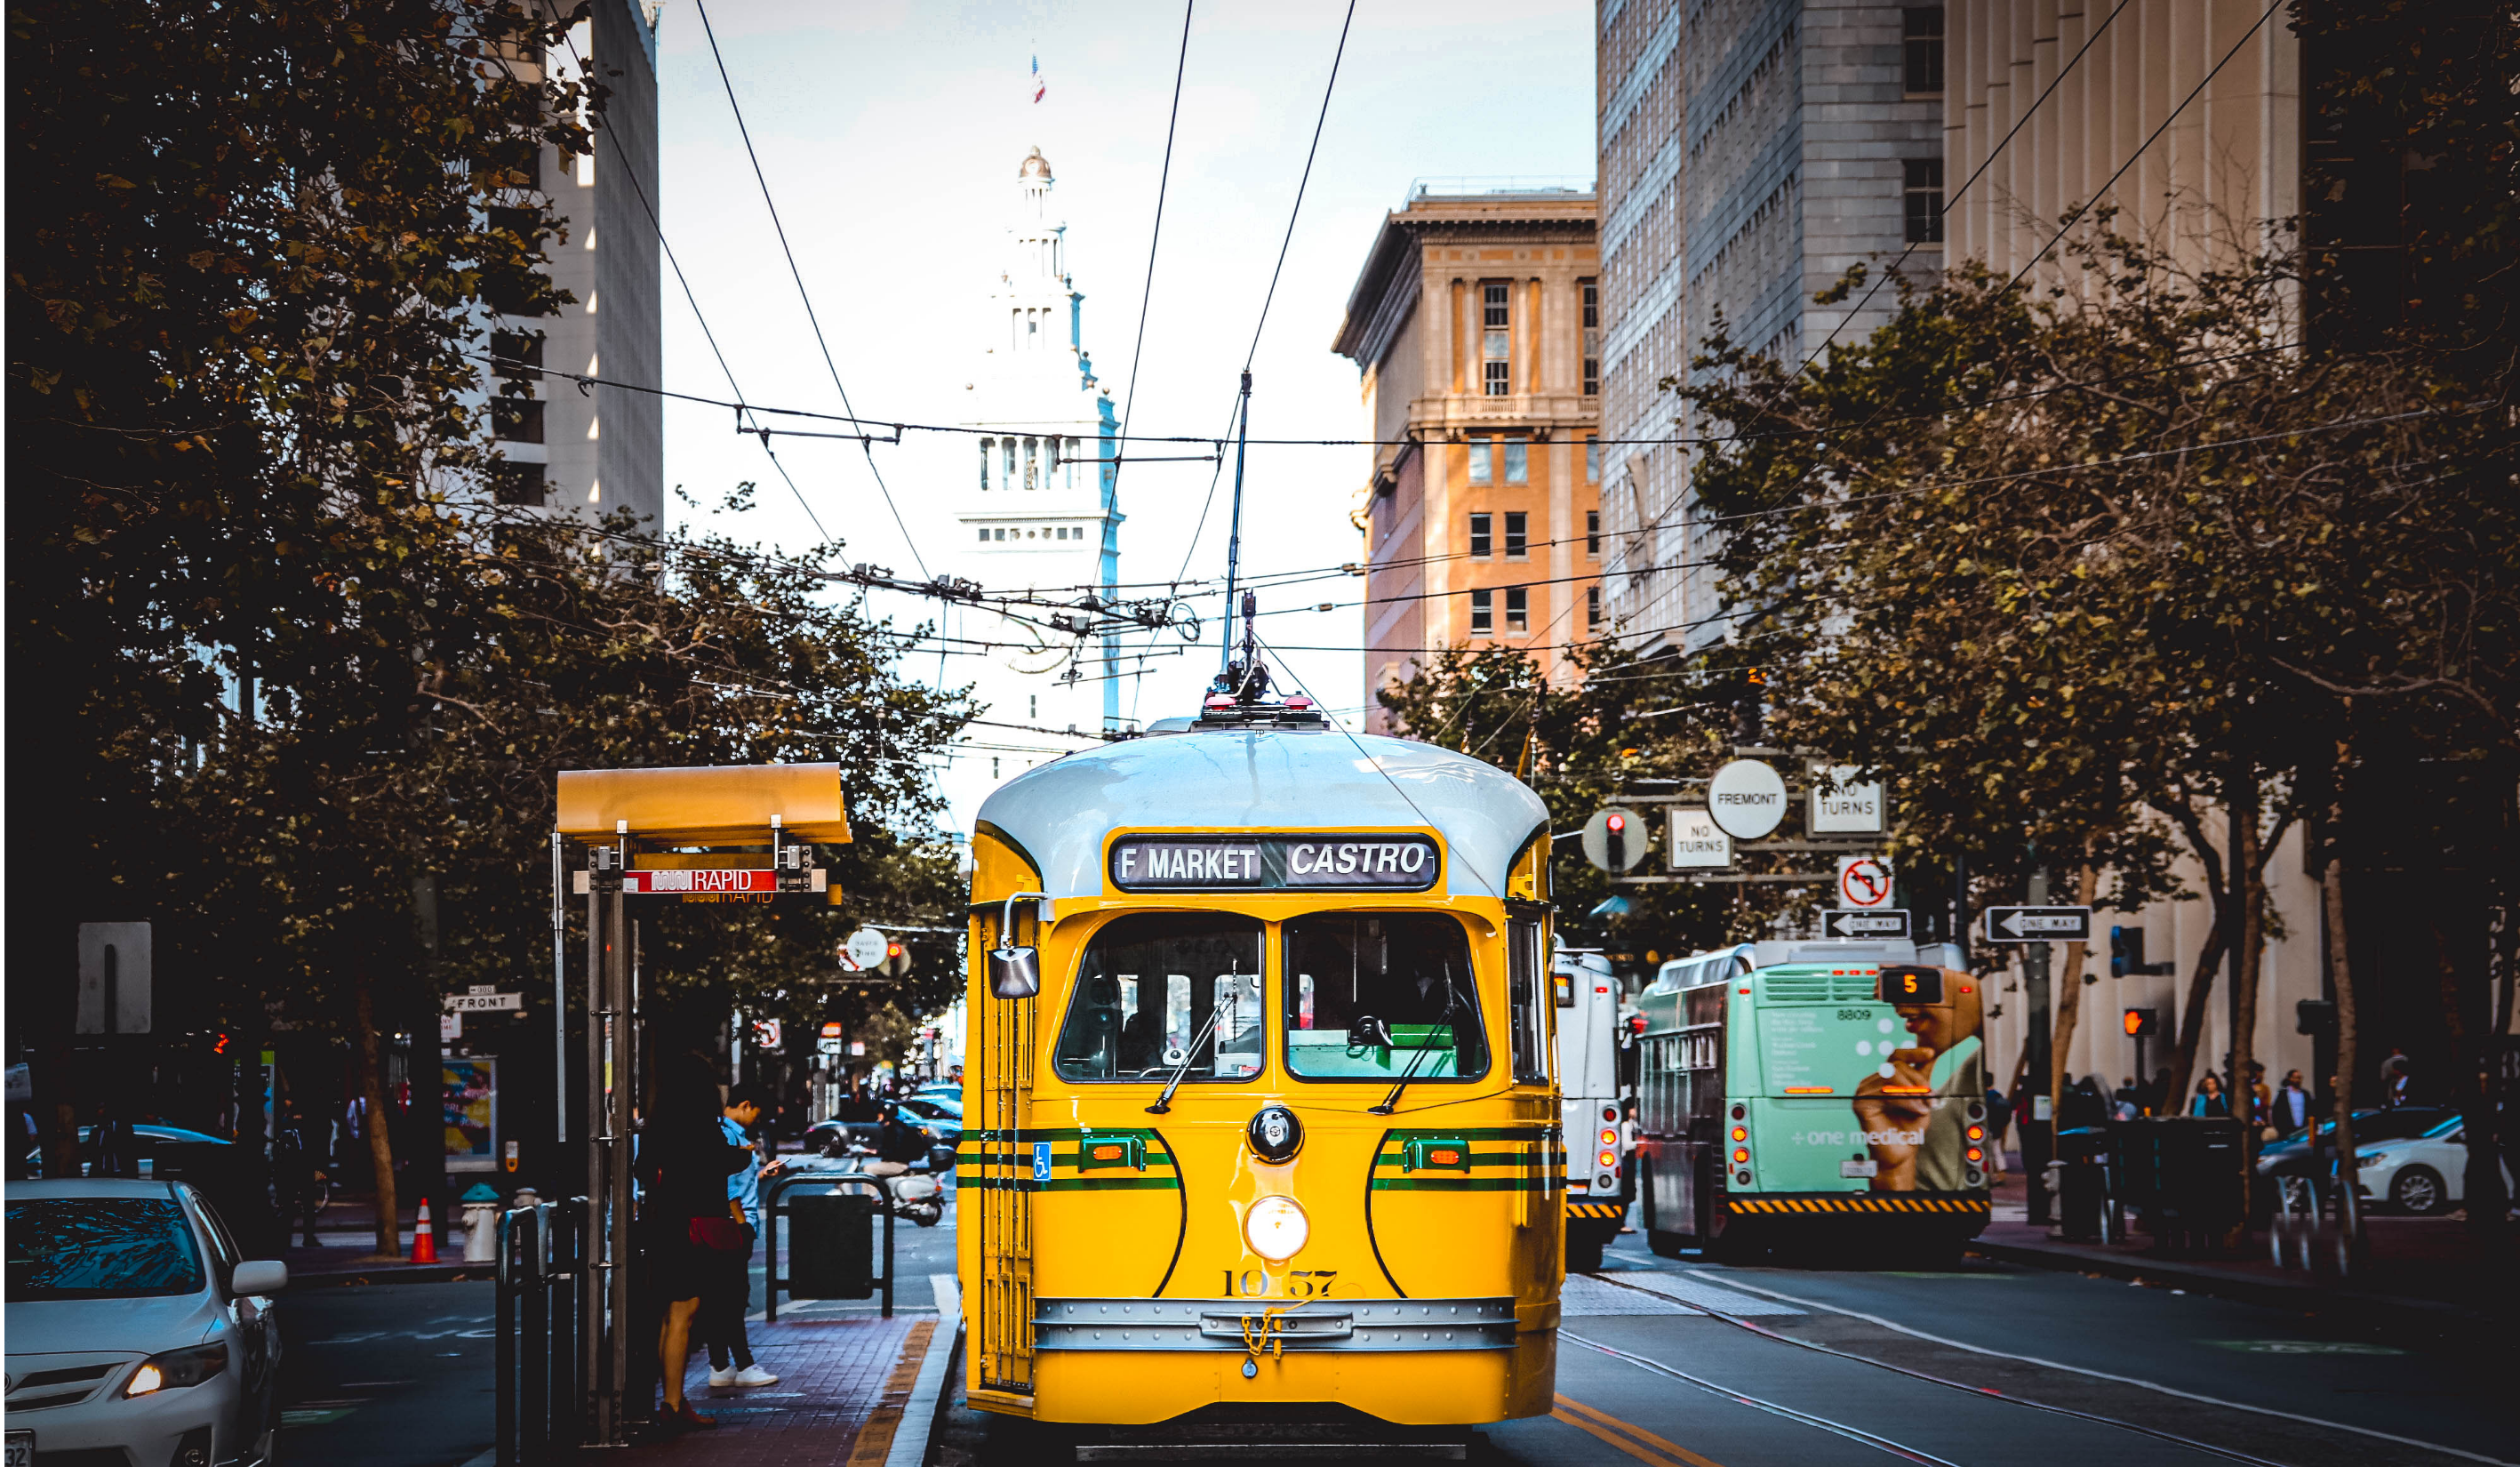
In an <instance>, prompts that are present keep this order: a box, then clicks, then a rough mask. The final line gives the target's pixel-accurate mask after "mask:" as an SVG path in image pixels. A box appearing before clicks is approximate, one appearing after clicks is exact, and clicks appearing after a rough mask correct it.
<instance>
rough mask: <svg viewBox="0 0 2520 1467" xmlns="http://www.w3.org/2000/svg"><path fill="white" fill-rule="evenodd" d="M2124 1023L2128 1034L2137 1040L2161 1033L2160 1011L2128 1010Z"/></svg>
mask: <svg viewBox="0 0 2520 1467" xmlns="http://www.w3.org/2000/svg"><path fill="white" fill-rule="evenodd" d="M2124 1023H2125V1025H2126V1031H2127V1033H2128V1034H2130V1035H2131V1036H2133V1037H2135V1038H2138V1039H2148V1038H2150V1037H2152V1036H2153V1035H2154V1034H2156V1033H2159V1032H2160V1031H2161V1011H2160V1010H2159V1009H2129V1010H2127V1011H2126V1019H2125V1020H2124Z"/></svg>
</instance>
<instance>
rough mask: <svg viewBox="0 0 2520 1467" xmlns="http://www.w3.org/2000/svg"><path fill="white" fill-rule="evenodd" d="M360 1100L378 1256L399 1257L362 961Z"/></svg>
mask: <svg viewBox="0 0 2520 1467" xmlns="http://www.w3.org/2000/svg"><path fill="white" fill-rule="evenodd" d="M358 974H359V976H358V1029H359V1035H358V1037H359V1098H360V1099H361V1100H362V1101H364V1102H366V1104H365V1106H364V1107H363V1109H365V1110H366V1111H367V1129H368V1160H369V1162H370V1163H371V1164H372V1165H373V1166H374V1167H375V1169H376V1173H377V1255H378V1256H379V1257H380V1258H388V1259H398V1258H401V1257H402V1213H401V1209H400V1207H399V1205H398V1203H397V1200H396V1198H395V1196H394V1155H393V1126H392V1125H391V1124H390V1123H388V1121H387V1119H386V1118H387V1115H388V1114H389V1113H388V1112H387V1110H386V1108H385V1064H384V1036H383V1035H382V1033H380V1032H379V1031H378V1030H377V985H376V977H375V974H374V972H373V971H372V970H371V969H370V968H369V967H368V966H367V964H366V963H365V962H364V961H363V962H361V963H360V965H359V970H358Z"/></svg>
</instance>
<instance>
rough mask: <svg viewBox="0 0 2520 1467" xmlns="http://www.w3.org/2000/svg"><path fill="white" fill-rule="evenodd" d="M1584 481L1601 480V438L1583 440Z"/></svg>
mask: <svg viewBox="0 0 2520 1467" xmlns="http://www.w3.org/2000/svg"><path fill="white" fill-rule="evenodd" d="M1584 481H1585V482H1586V483H1598V482H1600V481H1601V440H1600V439H1599V438H1586V439H1585V440H1584Z"/></svg>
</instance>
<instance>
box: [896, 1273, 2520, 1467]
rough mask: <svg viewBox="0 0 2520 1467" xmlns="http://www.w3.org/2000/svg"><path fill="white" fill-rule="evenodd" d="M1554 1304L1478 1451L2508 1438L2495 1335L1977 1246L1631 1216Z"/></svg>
mask: <svg viewBox="0 0 2520 1467" xmlns="http://www.w3.org/2000/svg"><path fill="white" fill-rule="evenodd" d="M1697 1306H1704V1307H1705V1309H1703V1310H1701V1309H1699V1308H1697ZM1719 1314H1729V1315H1731V1316H1733V1317H1732V1318H1731V1319H1729V1320H1728V1319H1726V1318H1723V1317H1719ZM1564 1316H1565V1317H1564V1320H1563V1325H1562V1329H1561V1333H1560V1335H1559V1347H1558V1356H1557V1401H1556V1408H1555V1410H1554V1411H1553V1413H1552V1414H1551V1415H1549V1416H1546V1417H1540V1418H1535V1419H1532V1420H1527V1421H1515V1422H1507V1423H1502V1424H1499V1425H1494V1426H1490V1427H1486V1428H1483V1429H1482V1430H1481V1432H1480V1433H1479V1438H1478V1442H1477V1444H1476V1449H1475V1451H1474V1460H1483V1461H1487V1462H1492V1463H1524V1464H1534V1467H1540V1464H1550V1467H1555V1464H1570V1467H1571V1464H1576V1463H1583V1464H1588V1467H1591V1464H1600V1463H1605V1462H1609V1463H1627V1462H1642V1463H1645V1464H1649V1467H1753V1464H1772V1463H1774V1464H1783V1463H1791V1464H1795V1467H1802V1464H1812V1467H1831V1464H1838V1463H1871V1462H1878V1461H1881V1460H1883V1459H1884V1458H1885V1457H1886V1458H1890V1459H1893V1460H1901V1461H1910V1462H1920V1463H1929V1464H1937V1463H1938V1464H1964V1467H2002V1464H2017V1463H2032V1464H2036V1467H2086V1464H2089V1467H2154V1464H2166V1467H2167V1464H2187V1463H2209V1462H2229V1461H2240V1462H2279V1463H2286V1464H2293V1467H2365V1464H2380V1467H2395V1464H2407V1467H2416V1464H2450V1463H2457V1462H2472V1461H2479V1460H2482V1461H2498V1460H2510V1459H2514V1458H2520V1399H2515V1398H2514V1394H2513V1393H2512V1391H2511V1390H2510V1378H2509V1366H2508V1356H2507V1354H2504V1353H2499V1352H2498V1353H2494V1354H2490V1355H2489V1354H2484V1353H2480V1352H2477V1351H2476V1350H2474V1349H2473V1348H2467V1347H2459V1346H2454V1345H2449V1344H2445V1343H2443V1342H2439V1341H2436V1340H2429V1339H2422V1338H2403V1339H2382V1338H2379V1337H2377V1336H2373V1335H2369V1334H2358V1333H2352V1332H2346V1331H2340V1330H2336V1329H2331V1328H2326V1327H2322V1326H2321V1325H2320V1323H2319V1322H2318V1320H2317V1319H2315V1318H2309V1317H2305V1316H2302V1315H2299V1314H2292V1313H2286V1312H2280V1311H2276V1310H2272V1309H2264V1308H2259V1307H2253V1306H2248V1305H2238V1304H2230V1303H2227V1302H2224V1301H2221V1300H2215V1299H2209V1298H2205V1297H2202V1296H2196V1295H2186V1294H2181V1293H2177V1292H2174V1291H2171V1290H2167V1289H2154V1288H2146V1287H2138V1286H2133V1285H2128V1284H2124V1283H2119V1282H2115V1281H2111V1280H2104V1279H2094V1278H2086V1277H2083V1276H2081V1275H2078V1274H2061V1273H2053V1272H2045V1271H2040V1270H2034V1269H2023V1268H2014V1267H2009V1266H2004V1265H1999V1264H1989V1263H1978V1262H1972V1263H1970V1264H1969V1265H1967V1266H1965V1267H1961V1268H1958V1269H1953V1270H1949V1271H1939V1272H1924V1273H1920V1272H1905V1271H1888V1270H1860V1269H1833V1268H1822V1267H1783V1266H1778V1267H1739V1268H1725V1267H1714V1266H1701V1265H1698V1264H1695V1263H1691V1262H1673V1261H1666V1260H1662V1259H1657V1258H1654V1257H1653V1256H1651V1255H1650V1254H1648V1253H1646V1252H1645V1251H1644V1249H1643V1247H1642V1244H1641V1240H1638V1239H1635V1238H1629V1239H1623V1240H1622V1241H1621V1244H1620V1245H1619V1246H1617V1247H1615V1248H1613V1249H1612V1250H1611V1252H1610V1256H1609V1258H1608V1260H1607V1261H1606V1265H1605V1267H1604V1269H1603V1271H1602V1272H1601V1273H1600V1274H1598V1275H1596V1276H1592V1277H1579V1278H1577V1279H1574V1280H1571V1281H1570V1283H1569V1285H1568V1289H1567V1292H1566V1296H1565V1300H1564ZM1815 1347H1817V1348H1815ZM1886 1367H1896V1368H1886ZM1902 1372H1906V1373H1902ZM2042 1407H2047V1408H2048V1409H2042ZM943 1441H944V1444H945V1446H946V1449H947V1450H948V1452H950V1453H952V1455H950V1456H948V1457H945V1458H943V1459H942V1460H946V1461H951V1462H954V1463H956V1464H957V1467H960V1464H961V1463H962V1462H965V1461H970V1462H977V1463H987V1464H992V1467H995V1464H1006V1467H1015V1464H1018V1463H1029V1462H1032V1461H1037V1460H1039V1459H1040V1457H1041V1454H1042V1451H1043V1448H1044V1445H1045V1443H1044V1442H1043V1441H1042V1440H1041V1438H1040V1437H1039V1436H1038V1435H1037V1434H1036V1433H1034V1432H1032V1431H1029V1430H1027V1429H1025V1428H1023V1427H1022V1426H1021V1424H1017V1423H1001V1422H997V1421H993V1420H988V1419H983V1418H981V1417H979V1416H977V1415H975V1414H974V1413H972V1412H970V1411H968V1410H967V1408H958V1409H957V1410H956V1411H955V1412H954V1413H953V1414H952V1416H951V1417H950V1418H949V1421H948V1423H947V1430H946V1431H945V1433H944V1434H943ZM1356 1460H1359V1461H1368V1460H1373V1458H1371V1457H1363V1456H1361V1457H1359V1458H1357V1459H1356Z"/></svg>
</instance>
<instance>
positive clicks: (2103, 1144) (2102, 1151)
mask: <svg viewBox="0 0 2520 1467" xmlns="http://www.w3.org/2000/svg"><path fill="white" fill-rule="evenodd" d="M2108 1156H2109V1134H2108V1132H2107V1131H2106V1130H2104V1129H2102V1128H2101V1127H2099V1126H2096V1125H2092V1126H2077V1127H2075V1128H2074V1129H2072V1130H2064V1131H2058V1132H2057V1133H2056V1160H2055V1162H2054V1163H2052V1164H2051V1166H2052V1168H2053V1169H2054V1171H2055V1173H2056V1213H2057V1221H2058V1222H2059V1223H2060V1224H2061V1225H2062V1236H2063V1238H2064V1240H2065V1241H2066V1242H2068V1243H2098V1242H2102V1241H2104V1240H2105V1238H2106V1232H2105V1230H2104V1229H2103V1228H2102V1226H2101V1222H2100V1214H2101V1212H2102V1210H2103V1209H2105V1208H2106V1207H2107V1205H2108V1191H2109V1187H2108Z"/></svg>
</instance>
